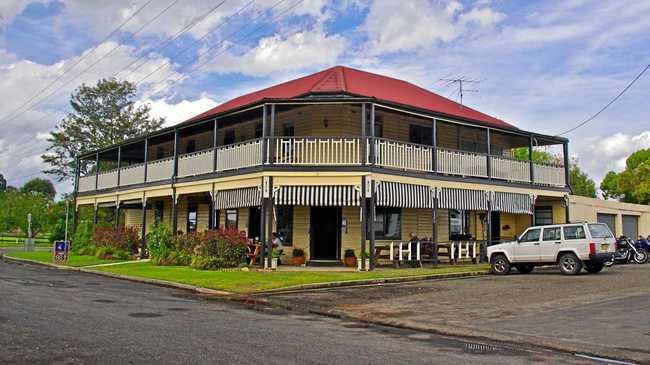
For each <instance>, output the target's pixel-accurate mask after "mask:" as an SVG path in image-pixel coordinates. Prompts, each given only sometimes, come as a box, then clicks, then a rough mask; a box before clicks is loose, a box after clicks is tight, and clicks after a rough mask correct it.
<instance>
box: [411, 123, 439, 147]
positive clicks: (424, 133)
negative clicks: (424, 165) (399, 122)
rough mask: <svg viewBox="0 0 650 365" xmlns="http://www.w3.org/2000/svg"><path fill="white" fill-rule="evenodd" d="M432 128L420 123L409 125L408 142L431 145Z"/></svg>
mask: <svg viewBox="0 0 650 365" xmlns="http://www.w3.org/2000/svg"><path fill="white" fill-rule="evenodd" d="M432 134H433V128H431V127H425V126H421V125H416V124H411V125H409V142H411V143H417V144H424V145H427V146H431V145H433V143H432V141H433V135H432Z"/></svg>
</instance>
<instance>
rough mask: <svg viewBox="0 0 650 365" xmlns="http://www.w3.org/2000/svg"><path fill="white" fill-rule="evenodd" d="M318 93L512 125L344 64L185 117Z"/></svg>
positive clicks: (486, 122)
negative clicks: (337, 94)
mask: <svg viewBox="0 0 650 365" xmlns="http://www.w3.org/2000/svg"><path fill="white" fill-rule="evenodd" d="M319 93H328V94H331V93H340V94H351V95H355V96H360V97H368V98H376V99H378V100H383V101H387V102H392V103H396V104H402V105H406V106H412V107H415V108H418V109H424V110H428V111H431V112H437V113H443V114H447V115H452V116H457V117H461V118H465V119H469V120H473V121H476V122H480V123H484V124H488V125H493V126H497V127H506V128H514V127H513V126H512V125H511V124H508V123H506V122H504V121H503V120H501V119H497V118H494V117H492V116H489V115H487V114H484V113H481V112H479V111H477V110H474V109H472V108H468V107H467V106H465V105H460V104H459V103H456V102H455V101H452V100H449V99H447V98H444V97H442V96H440V95H438V94H435V93H433V92H431V91H429V90H426V89H423V88H421V87H419V86H416V85H414V84H411V83H410V82H406V81H403V80H398V79H395V78H392V77H387V76H383V75H378V74H374V73H370V72H365V71H361V70H356V69H353V68H349V67H344V66H336V67H332V68H329V69H327V70H323V71H320V72H317V73H315V74H311V75H309V76H305V77H301V78H298V79H295V80H291V81H287V82H284V83H281V84H278V85H275V86H271V87H269V88H266V89H263V90H259V91H255V92H252V93H250V94H246V95H242V96H240V97H237V98H235V99H232V100H230V101H227V102H225V103H223V104H221V105H219V106H217V107H215V108H212V109H210V110H208V111H206V112H204V113H201V114H199V115H197V116H195V117H194V118H191V119H189V120H188V121H194V120H198V119H202V118H205V117H209V116H212V115H216V114H220V113H223V112H226V111H229V110H233V109H237V108H240V107H243V106H246V105H251V104H255V103H257V102H260V101H262V100H267V99H291V98H297V97H302V96H306V95H310V94H319Z"/></svg>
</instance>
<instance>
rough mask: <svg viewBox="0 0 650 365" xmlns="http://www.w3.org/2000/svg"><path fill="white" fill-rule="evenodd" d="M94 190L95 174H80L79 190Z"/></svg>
mask: <svg viewBox="0 0 650 365" xmlns="http://www.w3.org/2000/svg"><path fill="white" fill-rule="evenodd" d="M92 190H95V175H89V176H80V177H79V191H80V192H83V191H92Z"/></svg>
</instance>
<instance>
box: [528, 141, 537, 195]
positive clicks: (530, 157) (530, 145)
mask: <svg viewBox="0 0 650 365" xmlns="http://www.w3.org/2000/svg"><path fill="white" fill-rule="evenodd" d="M528 167H529V169H530V183H531V184H534V183H535V165H534V164H533V136H532V135H531V136H530V137H529V141H528Z"/></svg>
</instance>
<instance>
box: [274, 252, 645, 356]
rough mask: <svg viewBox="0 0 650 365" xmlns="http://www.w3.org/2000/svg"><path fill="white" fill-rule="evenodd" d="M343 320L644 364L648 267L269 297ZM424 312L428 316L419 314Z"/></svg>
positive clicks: (539, 272) (544, 272) (539, 271)
mask: <svg viewBox="0 0 650 365" xmlns="http://www.w3.org/2000/svg"><path fill="white" fill-rule="evenodd" d="M269 298H273V299H274V300H276V301H282V302H285V303H286V302H289V303H290V304H291V305H294V306H304V307H310V308H316V309H318V310H320V311H324V312H332V313H339V314H341V313H342V314H344V315H346V316H347V317H348V318H356V319H361V320H371V321H378V322H381V323H388V324H391V325H397V326H404V327H407V328H416V329H420V330H429V331H437V333H446V334H454V335H463V336H481V337H487V338H490V339H501V340H505V341H513V342H518V343H521V342H524V343H534V344H539V345H543V346H552V347H553V348H559V349H563V350H566V351H575V352H587V353H591V354H597V355H601V356H608V357H614V358H619V359H631V360H634V361H637V362H641V363H648V364H650V347H649V346H648V345H649V344H650V264H646V265H621V266H615V267H613V268H610V269H605V270H604V271H603V272H601V273H600V274H597V275H591V274H586V273H583V274H580V275H578V276H564V275H561V274H559V273H558V271H557V269H536V271H534V272H533V273H532V274H528V275H521V274H512V275H508V276H505V277H501V276H492V275H490V276H483V277H476V278H470V279H455V280H439V281H421V282H413V283H402V284H399V285H381V286H366V287H356V288H347V289H338V290H322V291H316V292H304V293H289V294H280V295H273V296H272V297H269ZM425 308H426V310H424V309H425Z"/></svg>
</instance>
